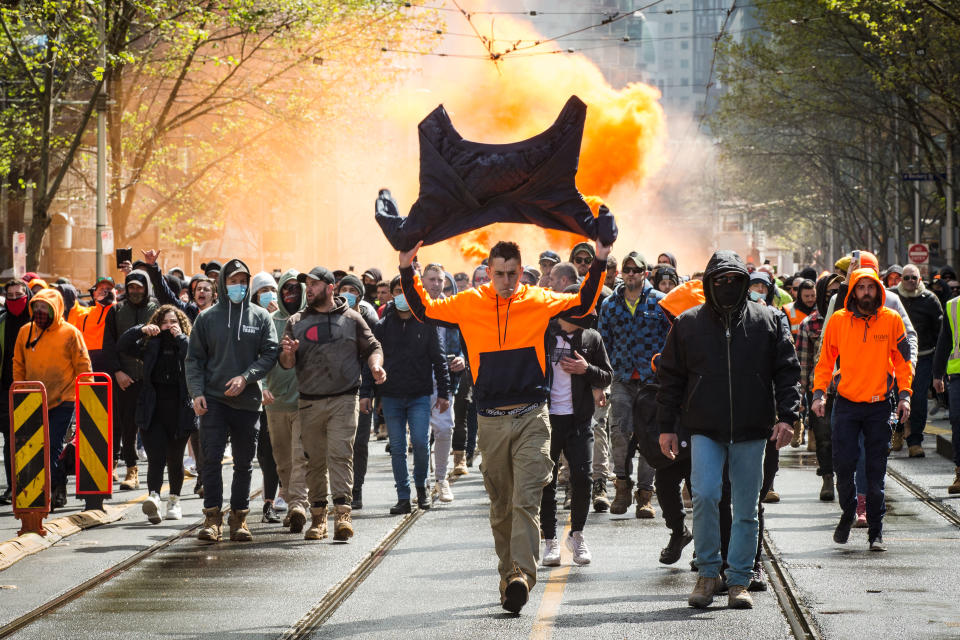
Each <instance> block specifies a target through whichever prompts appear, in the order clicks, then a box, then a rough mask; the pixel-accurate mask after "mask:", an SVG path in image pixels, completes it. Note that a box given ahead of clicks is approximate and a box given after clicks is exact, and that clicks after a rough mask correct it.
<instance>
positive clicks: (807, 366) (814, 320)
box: [797, 309, 823, 392]
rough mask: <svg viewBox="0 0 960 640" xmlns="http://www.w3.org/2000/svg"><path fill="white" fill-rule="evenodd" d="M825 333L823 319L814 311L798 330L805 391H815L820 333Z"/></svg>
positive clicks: (799, 356)
mask: <svg viewBox="0 0 960 640" xmlns="http://www.w3.org/2000/svg"><path fill="white" fill-rule="evenodd" d="M822 331H823V318H822V317H821V316H820V312H819V311H817V310H816V309H814V311H813V313H811V314H810V315H808V316H807V317H806V318H804V319H803V322H801V323H800V329H798V330H797V358H798V359H799V360H800V384H801V385H802V386H803V389H804V390H805V391H809V392H812V391H813V369H814V367H816V365H817V356H818V355H819V346H820V333H821V332H822Z"/></svg>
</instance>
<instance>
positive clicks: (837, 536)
mask: <svg viewBox="0 0 960 640" xmlns="http://www.w3.org/2000/svg"><path fill="white" fill-rule="evenodd" d="M856 517H857V516H856V514H855V513H854V514H851V515H849V516H848V515H847V514H843V515H841V516H840V522H838V523H837V528H836V529H834V531H833V541H834V542H836V543H837V544H847V540H849V539H850V527H852V526H853V521H854V520H855V519H856Z"/></svg>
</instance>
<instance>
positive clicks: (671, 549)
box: [660, 526, 693, 564]
mask: <svg viewBox="0 0 960 640" xmlns="http://www.w3.org/2000/svg"><path fill="white" fill-rule="evenodd" d="M691 542H693V534H692V533H690V529H688V528H687V527H686V526H684V527H683V529H681V530H680V531H674V532H673V533H671V534H670V542H668V543H667V546H665V547H664V548H663V549H662V550H661V551H660V564H673V563H674V562H676V561H677V560H679V559H680V556H681V554H682V553H683V548H684V547H686V546H687V545H688V544H690V543H691Z"/></svg>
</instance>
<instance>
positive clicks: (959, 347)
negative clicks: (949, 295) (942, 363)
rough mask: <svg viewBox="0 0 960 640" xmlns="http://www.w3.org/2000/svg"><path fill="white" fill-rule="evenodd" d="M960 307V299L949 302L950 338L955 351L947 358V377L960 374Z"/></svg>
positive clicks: (951, 351) (952, 350)
mask: <svg viewBox="0 0 960 640" xmlns="http://www.w3.org/2000/svg"><path fill="white" fill-rule="evenodd" d="M958 306H960V297H958V298H954V299H953V300H948V301H947V317H948V318H949V319H950V337H951V339H952V340H953V349H951V350H950V355H949V357H948V358H947V375H953V374H955V373H960V335H958V333H957V307H958Z"/></svg>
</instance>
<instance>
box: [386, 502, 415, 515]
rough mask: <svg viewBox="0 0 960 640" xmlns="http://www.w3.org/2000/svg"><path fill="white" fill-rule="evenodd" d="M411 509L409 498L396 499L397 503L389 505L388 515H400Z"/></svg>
mask: <svg viewBox="0 0 960 640" xmlns="http://www.w3.org/2000/svg"><path fill="white" fill-rule="evenodd" d="M412 510H413V509H412V508H411V506H410V500H397V504H395V505H393V506H392V507H390V515H392V516H400V515H403V514H405V513H410V512H411V511H412Z"/></svg>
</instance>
